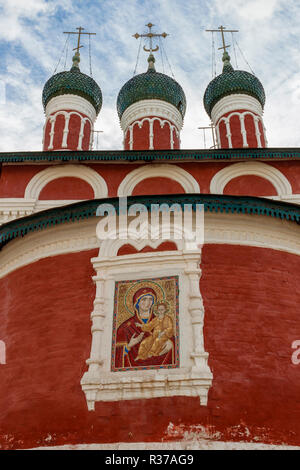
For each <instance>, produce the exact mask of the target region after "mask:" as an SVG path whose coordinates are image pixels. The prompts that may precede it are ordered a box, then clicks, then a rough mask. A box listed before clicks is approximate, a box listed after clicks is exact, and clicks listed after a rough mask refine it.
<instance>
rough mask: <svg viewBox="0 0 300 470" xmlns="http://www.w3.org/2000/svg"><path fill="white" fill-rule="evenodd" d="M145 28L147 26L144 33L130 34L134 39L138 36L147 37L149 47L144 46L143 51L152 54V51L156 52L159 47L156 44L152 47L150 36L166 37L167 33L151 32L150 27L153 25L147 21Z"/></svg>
mask: <svg viewBox="0 0 300 470" xmlns="http://www.w3.org/2000/svg"><path fill="white" fill-rule="evenodd" d="M146 26H147V28H149V32H148V33H145V34H139V33H135V34H133V35H132V36H133V37H134V38H136V39H138V38H148V39H149V49H147V48H146V46H144V48H143V49H144V51H146V52H150V55H152V52H156V51H158V49H159V46H156V47H155V48H154V49H153V45H152V38H154V37H162V38H166V37H167V36H168V34H167V33H161V34H157V33H153V32H152V27H153V26H155V25H154V24H152V23H148V24H146Z"/></svg>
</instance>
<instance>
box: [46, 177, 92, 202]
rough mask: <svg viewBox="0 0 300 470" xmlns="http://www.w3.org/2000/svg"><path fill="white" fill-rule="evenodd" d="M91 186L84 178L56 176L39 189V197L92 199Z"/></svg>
mask: <svg viewBox="0 0 300 470" xmlns="http://www.w3.org/2000/svg"><path fill="white" fill-rule="evenodd" d="M94 197H95V196H94V191H93V188H92V187H91V186H90V185H89V184H88V183H87V182H86V181H84V180H81V179H79V178H73V177H66V178H57V179H55V180H53V181H51V182H50V183H48V184H47V185H46V186H45V187H44V188H43V189H42V191H41V193H40V195H39V199H40V200H41V201H45V200H47V199H54V200H55V199H66V200H68V199H78V200H80V199H94Z"/></svg>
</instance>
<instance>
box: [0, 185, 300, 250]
mask: <svg viewBox="0 0 300 470" xmlns="http://www.w3.org/2000/svg"><path fill="white" fill-rule="evenodd" d="M103 203H109V204H112V205H113V206H114V207H115V209H116V211H117V212H118V209H119V199H118V198H106V199H93V200H89V201H83V202H79V203H76V204H70V205H68V206H63V207H59V208H54V209H48V210H46V211H43V212H38V213H37V214H34V215H30V216H28V217H23V218H20V219H16V220H13V221H11V222H8V223H7V224H4V225H2V226H1V227H0V247H1V246H3V245H5V244H6V243H8V242H9V241H10V240H12V239H14V238H17V237H20V236H22V237H23V236H24V235H26V234H27V233H31V232H35V231H38V230H43V229H45V228H48V227H52V226H55V225H60V224H63V223H66V222H75V221H79V220H83V219H89V218H90V217H94V216H95V215H96V211H97V207H98V206H99V204H103ZM135 203H139V204H144V205H145V206H146V207H147V208H148V209H149V208H150V207H151V204H162V203H165V204H169V205H172V204H174V203H178V204H180V205H181V207H182V208H183V206H184V204H192V205H193V209H195V208H196V204H204V207H205V211H206V212H207V211H210V212H226V213H232V214H258V215H264V216H268V217H275V218H279V219H284V220H288V221H293V222H297V223H298V224H300V206H298V205H295V204H289V203H285V202H282V201H271V200H268V199H264V198H258V197H246V196H226V195H218V196H217V195H214V194H172V195H161V196H130V197H128V199H127V205H128V206H130V205H132V204H135Z"/></svg>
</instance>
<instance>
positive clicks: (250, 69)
mask: <svg viewBox="0 0 300 470" xmlns="http://www.w3.org/2000/svg"><path fill="white" fill-rule="evenodd" d="M235 43H236V45H237V47H238V49H239V51H240V53H241V55H242V57H243V59H244V61H245V62H246V64H247V65H248V67H249V69H250V70H251V73H252V74H253V75H255V72H253V70H252V68H251V66H250V64H249V62H248V61H247V59H246V57H245V56H244V54H243V52H242V50H241V48H240V46H239V44H238V42H237V41H235Z"/></svg>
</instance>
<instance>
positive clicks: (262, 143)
mask: <svg viewBox="0 0 300 470" xmlns="http://www.w3.org/2000/svg"><path fill="white" fill-rule="evenodd" d="M258 128H259V132H260V140H261V145H262V147H266V146H267V143H266V139H265V131H264V128H263V125H262V122H261V121H258Z"/></svg>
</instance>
